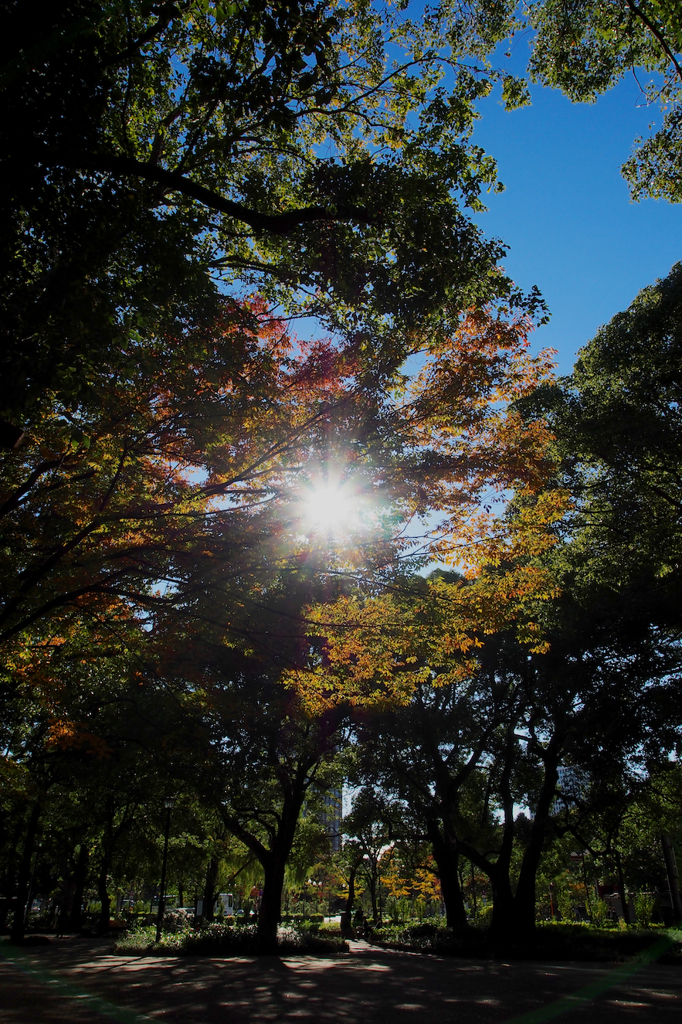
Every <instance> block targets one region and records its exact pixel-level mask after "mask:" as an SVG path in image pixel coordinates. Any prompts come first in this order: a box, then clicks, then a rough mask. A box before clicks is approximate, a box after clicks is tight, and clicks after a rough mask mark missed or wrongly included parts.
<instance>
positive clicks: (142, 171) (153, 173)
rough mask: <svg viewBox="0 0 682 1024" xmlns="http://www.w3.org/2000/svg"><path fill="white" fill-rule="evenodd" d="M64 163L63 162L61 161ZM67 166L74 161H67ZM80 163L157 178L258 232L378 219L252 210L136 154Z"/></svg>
mask: <svg viewBox="0 0 682 1024" xmlns="http://www.w3.org/2000/svg"><path fill="white" fill-rule="evenodd" d="M60 162H61V161H60ZM63 162H64V164H65V165H67V163H68V162H70V161H68V162H67V161H63ZM78 166H80V167H81V169H82V170H86V171H107V172H109V173H111V174H120V175H122V176H126V177H127V176H130V175H132V176H134V177H137V178H143V179H144V180H145V181H153V182H155V183H156V184H158V185H161V186H162V187H163V189H164V190H165V191H167V192H170V191H172V192H180V193H181V194H182V195H185V196H188V197H189V198H191V199H196V200H197V201H198V202H200V203H203V204H204V206H207V207H208V208H209V209H210V210H215V211H216V213H224V214H226V215H227V216H228V217H234V218H235V219H236V220H241V221H243V222H244V223H245V224H249V225H250V226H251V227H252V228H253V229H254V230H255V231H257V232H266V233H269V234H273V235H285V234H287V233H288V232H289V231H292V230H293V229H294V228H297V227H299V226H300V225H301V224H310V223H312V222H315V221H355V222H357V223H359V224H371V223H373V221H374V218H373V217H372V216H371V214H370V213H369V211H368V210H367V209H366V208H365V207H358V206H349V205H345V204H343V205H340V206H337V207H336V208H335V209H330V208H329V207H326V206H305V207H302V208H300V209H298V210H287V211H285V212H284V213H260V212H259V211H258V210H252V209H249V207H247V206H244V205H243V204H242V203H236V202H234V200H232V199H226V198H225V197H224V196H221V195H220V194H219V193H218V192H213V191H212V190H211V189H209V188H205V187H204V186H203V185H199V184H197V182H195V181H191V180H190V179H189V178H186V177H184V175H182V174H178V173H177V172H176V171H169V170H166V169H165V168H163V167H157V166H156V165H154V164H149V163H142V162H141V161H139V160H135V159H133V158H132V157H127V156H113V155H107V154H98V155H95V156H92V157H87V158H85V159H83V160H80V161H78Z"/></svg>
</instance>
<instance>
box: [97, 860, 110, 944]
mask: <svg viewBox="0 0 682 1024" xmlns="http://www.w3.org/2000/svg"><path fill="white" fill-rule="evenodd" d="M108 877H109V857H107V856H104V857H103V858H102V865H101V867H100V870H99V874H98V875H97V895H98V896H99V898H100V902H101V904H102V906H101V909H100V912H99V928H98V931H99V934H100V935H106V934H107V932H108V931H109V919H110V916H111V901H110V899H109V893H108V891H107V878H108Z"/></svg>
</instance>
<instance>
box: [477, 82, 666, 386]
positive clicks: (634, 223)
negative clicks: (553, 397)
mask: <svg viewBox="0 0 682 1024" xmlns="http://www.w3.org/2000/svg"><path fill="white" fill-rule="evenodd" d="M532 95H533V104H532V106H530V107H525V108H522V109H520V110H516V111H513V112H512V113H506V112H505V110H504V109H503V107H502V106H501V105H500V104H499V103H498V102H497V101H496V99H495V98H493V97H489V98H488V99H487V100H486V101H484V102H483V103H481V105H480V110H481V113H482V117H481V120H480V121H479V122H478V125H477V128H476V130H475V133H474V140H475V141H476V142H477V143H478V144H479V145H481V146H483V148H484V149H485V150H486V151H487V152H488V153H490V155H491V156H494V157H495V158H496V159H497V162H498V173H499V177H500V180H501V181H502V182H504V184H505V185H506V191H505V192H503V193H502V194H501V195H492V194H491V195H489V196H488V197H487V199H486V205H487V206H488V207H489V212H488V213H485V214H481V215H480V216H478V217H477V218H476V219H477V221H478V223H479V224H480V226H481V228H482V229H483V230H484V231H485V233H486V234H487V235H494V236H496V237H498V238H501V239H502V241H504V242H505V243H506V244H507V245H508V246H509V247H510V249H509V255H508V258H507V259H506V260H505V261H504V266H505V268H506V270H507V272H508V273H509V274H510V275H511V276H512V277H513V278H514V280H515V281H516V282H517V284H518V285H520V286H521V287H522V288H524V289H525V290H527V289H530V288H531V287H532V285H534V284H536V285H537V286H538V288H539V289H540V291H541V292H542V294H543V296H544V298H545V300H546V301H547V303H548V304H549V306H550V310H551V312H552V319H551V321H550V323H549V324H548V325H547V326H546V327H543V328H540V329H539V330H538V331H537V333H536V334H535V335H534V339H533V340H534V347H535V346H538V347H544V346H547V347H551V348H555V349H557V352H558V355H557V361H558V368H559V372H561V373H567V372H570V369H571V367H572V365H573V362H574V359H575V354H576V352H577V350H578V349H579V348H580V347H581V346H582V345H584V344H585V342H587V341H588V340H589V339H590V338H591V337H593V336H594V334H595V333H596V330H597V328H598V327H599V326H600V325H601V324H603V323H606V322H607V321H608V320H610V319H611V317H612V316H613V315H614V314H615V313H617V312H619V311H620V310H622V309H625V308H627V306H628V305H629V304H630V302H631V301H632V299H634V297H635V295H636V294H637V292H638V291H639V289H640V288H643V287H644V286H645V285H647V284H651V283H652V282H653V281H655V280H656V278H657V277H663V276H665V275H666V274H667V273H668V271H669V270H670V267H671V266H672V265H673V263H675V262H676V261H677V260H682V204H679V205H676V206H671V205H670V204H669V203H665V202H657V201H653V200H643V201H641V202H640V203H631V202H630V199H629V194H628V188H627V184H626V183H625V181H624V180H623V178H622V177H621V174H620V166H621V164H622V163H623V162H624V161H625V160H626V159H627V158H628V156H629V155H630V152H631V149H632V144H633V141H634V139H635V137H636V136H637V135H640V134H642V135H646V134H647V131H648V125H649V124H650V123H651V122H652V121H654V120H658V121H659V122H660V116H661V115H660V113H659V111H657V110H654V109H652V108H648V109H647V108H646V107H643V106H641V105H640V104H641V102H642V99H641V94H640V92H639V90H638V88H637V84H636V82H635V81H634V79H632V78H629V79H627V80H626V81H624V82H622V83H621V84H620V85H619V86H618V88H616V89H614V90H612V91H611V92H609V93H607V94H606V95H604V96H603V97H601V98H600V100H599V101H598V102H597V103H596V104H589V105H588V104H572V103H570V102H569V101H568V100H567V99H565V98H564V97H563V96H562V95H561V94H560V93H559V92H555V91H554V90H549V89H542V88H535V87H534V88H533V90H532Z"/></svg>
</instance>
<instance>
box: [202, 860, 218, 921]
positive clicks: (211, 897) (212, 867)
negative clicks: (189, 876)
mask: <svg viewBox="0 0 682 1024" xmlns="http://www.w3.org/2000/svg"><path fill="white" fill-rule="evenodd" d="M219 868H220V861H219V860H218V858H217V857H211V859H210V861H209V862H208V868H207V869H206V885H205V886H204V905H203V909H202V911H201V916H202V917H203V919H204V921H212V920H213V904H214V903H215V884H216V881H217V879H218V869H219Z"/></svg>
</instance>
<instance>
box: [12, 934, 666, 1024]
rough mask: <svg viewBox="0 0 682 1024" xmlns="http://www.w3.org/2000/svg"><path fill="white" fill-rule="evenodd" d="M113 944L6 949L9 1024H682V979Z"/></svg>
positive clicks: (601, 970) (373, 955) (659, 971)
mask: <svg viewBox="0 0 682 1024" xmlns="http://www.w3.org/2000/svg"><path fill="white" fill-rule="evenodd" d="M110 950H111V942H110V941H109V942H99V943H97V942H95V943H93V942H88V941H85V940H79V939H69V938H67V939H63V940H56V941H55V940H53V941H52V942H51V943H50V944H49V945H46V946H40V947H32V948H30V947H29V948H26V947H24V948H23V949H21V950H15V949H13V948H12V947H9V946H8V945H7V944H6V943H5V942H3V943H2V944H1V945H0V1021H1V1022H2V1024H65V1022H68V1024H112V1021H120V1022H122V1024H150V1022H158V1021H168V1022H170V1024H247V1022H248V1024H265V1022H274V1021H290V1022H301V1021H307V1022H317V1021H320V1022H324V1024H327V1022H328V1024H379V1022H381V1024H407V1022H408V1021H409V1022H414V1024H417V1022H418V1024H451V1022H452V1024H455V1022H456V1024H479V1022H480V1024H488V1022H490V1024H502V1022H509V1024H510V1022H512V1021H513V1022H514V1024H542V1022H544V1021H549V1020H554V1019H557V1020H558V1021H560V1022H562V1024H591V1022H598V1024H623V1022H628V1024H654V1022H655V1024H679V1022H680V1021H682V969H681V968H678V967H674V966H660V965H656V964H649V965H644V966H640V967H639V968H635V967H633V965H631V964H626V965H620V966H610V965H608V964H554V965H552V964H538V963H519V962H514V963H509V962H506V961H502V962H499V963H489V962H482V961H474V960H458V959H441V958H438V957H431V956H420V955H418V954H411V953H398V952H391V951H384V950H379V949H376V948H373V947H370V946H367V945H366V944H364V943H359V942H358V943H353V948H352V950H351V953H349V954H345V955H341V956H336V957H331V958H329V959H318V958H312V957H283V958H280V957H238V958H233V959H220V958H217V957H216V958H199V957H182V958H178V957H129V956H118V955H114V954H112V953H111V951H110Z"/></svg>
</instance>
